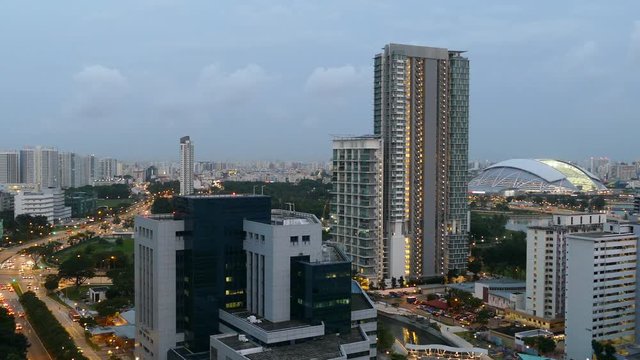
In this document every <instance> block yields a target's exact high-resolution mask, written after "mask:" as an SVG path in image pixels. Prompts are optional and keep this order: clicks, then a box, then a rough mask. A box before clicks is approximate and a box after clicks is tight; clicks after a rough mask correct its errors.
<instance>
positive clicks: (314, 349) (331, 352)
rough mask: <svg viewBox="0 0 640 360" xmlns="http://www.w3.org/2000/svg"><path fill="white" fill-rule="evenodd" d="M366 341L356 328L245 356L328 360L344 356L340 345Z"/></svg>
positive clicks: (255, 359) (257, 359) (266, 359)
mask: <svg viewBox="0 0 640 360" xmlns="http://www.w3.org/2000/svg"><path fill="white" fill-rule="evenodd" d="M364 339H365V338H364V337H363V336H362V334H361V333H360V330H359V329H358V328H355V329H351V331H350V332H349V333H346V334H339V335H338V334H329V335H325V336H323V337H321V338H319V339H316V340H311V341H306V342H302V343H298V344H294V345H286V346H280V347H273V348H269V349H267V350H266V351H263V352H259V353H254V354H249V355H245V356H246V357H247V358H249V359H251V360H304V359H314V360H328V359H334V358H338V357H341V356H342V352H341V351H340V345H343V344H350V343H354V342H359V341H364Z"/></svg>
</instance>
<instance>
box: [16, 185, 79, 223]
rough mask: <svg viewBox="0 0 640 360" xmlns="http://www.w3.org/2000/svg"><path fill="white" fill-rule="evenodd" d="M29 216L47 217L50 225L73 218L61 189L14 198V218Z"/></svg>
mask: <svg viewBox="0 0 640 360" xmlns="http://www.w3.org/2000/svg"><path fill="white" fill-rule="evenodd" d="M21 214H28V215H31V216H45V217H46V218H47V221H49V223H51V224H53V223H58V222H61V221H64V220H68V219H70V218H71V208H70V207H68V206H65V205H64V192H62V191H61V190H60V189H53V188H49V189H44V190H42V191H38V192H24V191H23V192H19V193H17V194H16V196H15V198H14V216H16V217H17V216H18V215H21Z"/></svg>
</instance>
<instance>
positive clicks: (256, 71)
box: [0, 1, 640, 161]
mask: <svg viewBox="0 0 640 360" xmlns="http://www.w3.org/2000/svg"><path fill="white" fill-rule="evenodd" d="M181 5H182V4H180V3H178V2H173V1H162V2H144V3H141V4H136V5H130V4H127V5H122V4H120V3H110V4H104V5H95V4H91V5H88V4H87V5H84V6H81V7H78V8H77V9H74V10H73V11H69V12H67V11H65V12H61V11H60V10H59V9H57V8H56V7H55V6H54V5H53V4H44V3H43V4H31V5H28V6H27V5H24V4H20V5H19V6H18V5H10V4H6V5H3V7H4V9H2V10H3V11H2V13H4V14H11V15H12V16H11V17H7V19H6V21H2V22H1V24H2V25H0V30H2V31H1V33H2V34H3V35H0V36H4V37H5V38H3V40H5V43H6V44H7V48H8V50H9V51H7V53H8V54H10V56H8V57H7V59H6V66H5V67H4V69H3V70H0V76H2V77H3V79H4V81H3V83H2V84H1V85H0V91H2V92H3V94H5V96H3V100H2V106H0V108H2V109H3V110H2V112H0V118H2V119H3V121H5V122H10V123H11V124H12V126H9V127H6V128H5V129H4V131H3V132H2V135H0V143H1V144H2V147H3V148H5V147H9V148H17V147H20V146H21V145H22V144H24V143H49V142H50V138H51V137H54V138H56V139H58V141H56V142H58V144H57V145H58V146H60V147H65V148H72V150H73V151H77V152H79V153H88V152H96V153H100V154H111V155H112V156H114V157H117V158H121V159H123V160H134V159H133V158H132V157H133V156H135V157H136V158H140V159H149V160H158V159H160V158H164V159H166V158H175V155H173V156H171V152H170V151H169V149H166V148H164V147H159V146H157V145H156V144H158V143H165V142H172V141H174V140H173V139H174V138H175V137H176V136H177V135H176V132H178V133H181V132H184V133H192V134H204V133H210V134H212V135H213V137H214V138H215V140H216V141H211V142H207V143H204V142H202V141H201V140H200V139H197V138H196V139H195V140H196V141H199V140H200V142H199V143H201V145H200V147H199V154H201V156H202V158H204V159H207V158H209V159H211V158H220V159H237V160H243V159H250V158H254V157H255V155H254V154H260V157H266V158H270V159H277V158H279V159H283V158H287V157H289V156H291V155H290V154H291V153H292V151H291V149H292V148H293V149H296V150H295V154H296V157H297V158H296V159H292V160H301V161H313V160H326V159H328V158H329V156H330V153H329V151H328V148H329V146H328V145H329V144H330V141H331V136H330V135H331V134H361V133H363V132H364V130H366V129H368V125H369V121H370V120H369V119H370V117H371V114H372V111H373V109H372V103H371V93H372V85H373V84H372V82H371V80H370V76H369V74H370V73H371V69H372V68H373V61H372V59H371V55H370V54H372V53H375V52H378V51H380V44H384V43H388V42H390V41H394V42H398V43H409V44H431V45H433V46H447V47H449V48H452V49H464V50H467V51H468V52H469V54H472V55H471V56H472V57H473V58H474V69H475V71H474V76H473V77H472V78H471V94H472V98H473V99H474V100H473V101H472V103H471V104H470V123H471V125H470V158H471V159H493V160H496V161H497V160H501V159H505V158H506V156H505V155H503V154H504V152H505V151H504V149H505V148H508V149H510V152H511V154H510V157H523V158H529V157H543V158H549V157H551V158H564V159H576V158H584V157H588V156H592V155H597V154H602V155H606V156H609V157H613V158H618V159H624V160H627V161H629V160H633V157H634V156H633V154H627V153H625V152H624V150H623V149H622V148H621V147H619V146H616V145H617V144H618V143H624V142H631V141H633V138H632V135H631V134H632V133H633V131H625V132H621V133H618V134H616V137H615V138H616V140H613V136H612V137H610V139H611V140H609V139H607V138H604V139H600V132H597V131H595V130H594V129H595V126H589V125H588V124H593V125H595V124H601V123H607V124H608V125H614V126H617V127H632V128H633V126H634V125H635V124H636V122H635V121H634V120H635V116H634V114H633V106H632V104H633V100H634V98H635V94H637V93H638V90H639V89H638V86H637V83H638V81H636V80H637V77H638V75H637V72H635V71H633V69H634V68H635V66H636V65H637V64H638V60H639V59H640V22H639V21H638V19H637V17H634V15H633V14H634V13H637V11H635V12H634V11H632V10H633V8H634V7H635V8H637V7H638V4H636V3H632V2H619V3H615V4H606V5H604V4H603V5H600V4H598V3H595V2H592V3H584V2H580V6H578V5H577V3H575V2H573V3H563V4H560V5H558V4H555V3H554V4H553V6H554V11H553V13H552V14H550V13H549V12H548V11H544V9H545V8H546V7H548V6H551V3H550V2H545V3H536V4H535V5H533V4H531V5H514V4H512V3H507V2H498V3H492V4H491V5H486V4H473V3H467V4H466V6H456V7H455V8H453V7H452V6H447V5H442V4H437V5H428V6H427V5H423V4H419V3H417V2H415V3H413V5H414V7H415V6H418V7H420V6H423V7H424V9H425V10H430V11H417V12H416V14H415V15H414V14H412V15H410V16H408V17H404V16H403V18H402V20H400V18H399V16H400V14H395V13H394V12H392V11H388V10H390V9H389V5H387V4H370V3H366V7H365V3H363V2H353V3H350V4H341V6H339V7H336V6H332V5H335V3H330V2H329V3H323V4H306V3H293V2H282V3H280V4H267V3H260V2H251V3H248V4H243V5H237V4H231V3H225V4H220V5H216V6H215V9H214V8H213V6H214V5H212V4H205V3H194V4H191V6H190V7H189V8H188V9H187V8H184V7H182V6H181ZM363 8H365V9H366V11H364V12H362V9H363ZM40 14H46V15H40ZM50 14H55V15H58V16H49V15H50ZM318 14H320V16H318ZM323 14H324V15H323ZM265 15H266V16H265ZM361 15H363V16H366V17H367V21H374V22H379V23H380V24H381V26H379V27H376V28H370V29H369V30H368V31H367V33H363V32H361V31H360V28H361V27H358V26H351V24H352V23H353V21H356V22H358V21H361V20H359V18H358V16H361ZM42 16H44V17H43V18H40V17H42ZM614 17H615V19H616V20H615V21H611V20H610V19H611V18H614ZM143 18H144V19H143ZM186 18H188V19H189V21H190V22H189V26H169V27H166V26H164V24H165V23H166V22H169V23H175V24H177V25H181V24H182V22H183V21H184V19H186ZM25 19H33V21H38V22H39V23H43V24H46V25H47V26H28V25H29V24H28V21H26V22H25V21H24V20H25ZM114 19H118V20H119V22H118V23H119V26H118V30H117V31H115V30H114V29H115V28H114V23H115V22H114V21H113V20H114ZM159 20H162V21H159ZM212 20H213V21H212ZM62 24H64V26H62ZM89 24H90V25H89ZM425 24H428V25H425ZM25 25H27V26H25ZM141 25H142V27H148V29H149V30H150V31H149V32H148V34H153V35H152V37H151V36H150V35H147V34H146V33H141V32H140V31H139V30H138V29H139V28H140V27H141ZM199 25H202V26H199ZM327 25H329V26H327ZM254 27H260V28H261V29H263V31H261V32H260V34H256V32H255V31H252V30H251V31H249V32H248V31H247V29H253V28H254ZM45 28H46V29H47V32H46V33H44V32H41V31H42V30H40V29H45ZM292 28H293V29H296V28H299V29H304V30H303V31H299V32H297V33H296V36H293V37H290V36H287V35H289V34H290V32H289V29H292ZM18 29H21V31H17V30H18ZM167 29H173V30H171V33H167V31H168V30H167ZM327 29H331V30H327ZM408 29H420V31H418V32H415V31H408ZM174 30H175V31H174ZM228 32H233V33H234V34H235V37H234V39H233V40H228V39H226V38H225V37H224V35H223V34H226V33H228ZM9 34H11V35H9ZM72 34H80V35H72ZM71 36H77V38H74V39H76V40H74V41H69V42H65V41H62V42H61V41H60V40H64V39H68V38H71ZM157 39H164V40H163V41H159V40H157ZM25 42H29V44H30V48H31V49H33V51H37V52H38V53H46V54H48V56H46V57H40V56H31V54H32V52H31V51H28V52H25V51H24V50H23V44H24V43H25ZM49 43H55V44H59V45H60V47H59V48H57V49H55V50H54V49H52V48H50V47H49ZM96 46H98V47H96ZM613 53H615V54H616V55H617V56H615V57H610V56H607V55H608V54H613ZM543 54H544V56H541V55H543ZM283 59H294V60H295V61H282V60H283ZM45 77H46V78H47V82H45V83H43V82H42V81H41V79H42V78H45ZM551 79H552V80H551ZM551 84H552V85H553V86H550V85H551ZM587 84H588V85H589V86H586V85H587ZM35 100H37V102H38V106H31V105H30V104H31V102H33V101H35ZM604 104H607V106H604ZM87 124H93V125H92V126H87ZM96 128H97V129H99V130H100V131H101V132H104V131H105V130H108V131H107V132H106V134H108V136H104V137H101V138H99V139H97V138H98V137H97V136H95V134H96V132H95V129H96ZM283 130H284V131H283ZM551 130H553V131H551ZM140 132H147V133H148V134H149V135H150V136H146V137H143V138H140V137H139V136H137V134H139V133H140ZM525 133H526V134H527V136H523V134H525ZM240 134H241V135H242V137H243V139H244V140H245V141H244V142H243V146H242V147H234V146H233V143H232V142H231V141H232V140H231V139H234V138H235V137H237V136H239V135H240ZM292 135H293V136H292ZM116 138H117V139H119V140H118V141H117V142H114V139H116ZM498 138H499V139H500V140H499V141H497V139H498ZM71 139H74V140H75V141H74V143H73V144H72V143H71ZM541 139H544V141H545V143H546V145H547V146H545V148H544V149H542V148H541V147H540V146H539V145H540V140H541ZM574 139H579V140H574ZM614 141H615V143H614ZM133 142H136V143H137V144H139V145H142V146H138V147H137V149H139V150H138V151H137V152H136V153H135V154H131V153H130V152H129V151H128V147H127V146H120V145H119V144H120V143H122V144H127V143H133ZM496 143H499V144H500V146H494V145H493V144H496ZM279 144H283V145H279ZM214 155H215V156H214Z"/></svg>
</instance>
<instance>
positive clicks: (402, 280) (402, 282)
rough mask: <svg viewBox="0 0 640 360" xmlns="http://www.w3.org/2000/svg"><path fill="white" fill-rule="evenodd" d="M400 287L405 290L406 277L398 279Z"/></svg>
mask: <svg viewBox="0 0 640 360" xmlns="http://www.w3.org/2000/svg"><path fill="white" fill-rule="evenodd" d="M398 285H399V286H400V287H401V288H403V287H404V286H405V283H404V276H402V275H400V278H398Z"/></svg>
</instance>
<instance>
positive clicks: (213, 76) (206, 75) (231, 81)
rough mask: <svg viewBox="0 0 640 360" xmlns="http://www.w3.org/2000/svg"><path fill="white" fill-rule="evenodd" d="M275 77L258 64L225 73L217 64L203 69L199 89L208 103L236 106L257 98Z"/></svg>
mask: <svg viewBox="0 0 640 360" xmlns="http://www.w3.org/2000/svg"><path fill="white" fill-rule="evenodd" d="M273 79H274V76H272V75H269V74H267V72H266V71H265V70H264V69H263V68H262V67H260V66H259V65H256V64H249V65H247V66H245V67H243V68H240V69H237V70H234V71H233V72H224V71H223V70H222V69H221V67H220V66H219V65H217V64H211V65H208V66H206V67H204V68H203V69H202V71H201V72H200V77H199V79H198V84H197V89H198V91H199V92H200V94H201V95H202V96H204V97H205V98H206V99H207V100H208V101H213V102H215V103H217V104H227V105H230V104H235V103H237V102H243V101H247V100H250V99H253V98H255V97H256V96H257V95H258V94H259V93H260V92H261V90H263V89H264V86H265V85H266V84H267V83H269V82H270V81H271V80H273Z"/></svg>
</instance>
